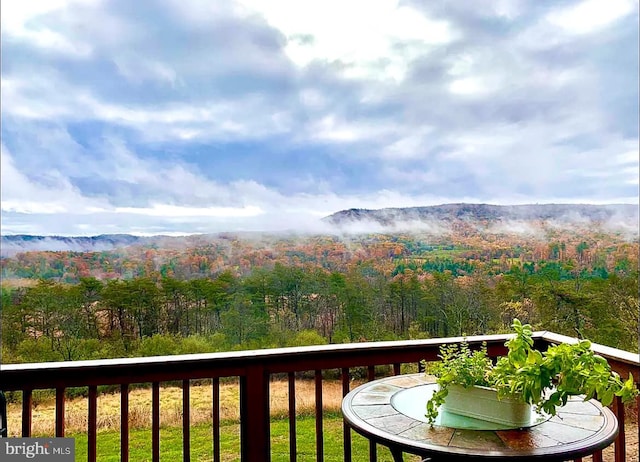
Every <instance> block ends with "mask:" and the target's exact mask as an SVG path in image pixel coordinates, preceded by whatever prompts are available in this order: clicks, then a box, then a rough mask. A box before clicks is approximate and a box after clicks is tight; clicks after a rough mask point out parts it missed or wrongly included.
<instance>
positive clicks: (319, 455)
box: [315, 370, 324, 462]
mask: <svg viewBox="0 0 640 462" xmlns="http://www.w3.org/2000/svg"><path fill="white" fill-rule="evenodd" d="M315 384H316V461H317V462H322V461H323V460H324V434H323V431H322V371H321V370H316V373H315Z"/></svg>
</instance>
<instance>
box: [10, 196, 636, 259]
mask: <svg viewBox="0 0 640 462" xmlns="http://www.w3.org/2000/svg"><path fill="white" fill-rule="evenodd" d="M323 222H324V223H325V225H328V226H325V227H323V229H322V230H321V231H319V232H318V234H332V233H335V234H341V235H345V234H352V235H358V234H372V233H373V234H375V233H386V234H392V233H394V232H400V231H416V232H421V233H427V234H433V235H443V234H448V233H450V232H452V228H456V225H458V228H459V226H460V225H462V226H466V225H471V226H474V227H475V228H477V229H478V230H482V229H485V230H487V231H489V232H492V233H507V234H511V233H516V234H536V233H538V232H539V231H544V229H545V228H546V229H548V228H555V229H557V228H569V227H571V226H583V227H584V226H587V227H590V228H593V229H598V228H602V230H603V231H606V232H610V231H614V232H623V233H624V234H625V236H628V237H629V238H636V237H637V236H638V206H636V205H629V204H614V205H574V204H542V205H538V204H533V205H489V204H444V205H434V206H428V207H410V208H388V209H379V210H367V209H349V210H343V211H340V212H337V213H334V214H333V215H330V216H328V217H325V218H323ZM267 237H269V236H267V235H263V234H261V233H220V234H215V235H214V234H211V235H209V234H199V235H190V236H182V237H169V236H161V235H158V236H148V237H140V236H132V235H129V234H104V235H100V236H91V237H70V236H31V235H22V234H19V235H8V236H1V237H0V255H2V256H4V257H6V256H13V255H15V254H17V253H20V252H29V251H71V252H103V251H111V250H116V249H121V248H126V247H130V246H146V247H154V248H158V249H184V248H193V247H198V246H202V245H208V244H211V243H218V244H220V243H224V242H226V241H228V240H230V239H231V240H233V239H241V240H248V241H250V240H255V239H258V240H264V239H266V238H267ZM279 237H283V236H279ZM269 238H270V239H273V240H274V242H275V240H277V239H278V236H276V235H271V236H270V237H269Z"/></svg>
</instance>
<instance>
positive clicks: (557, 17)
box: [546, 0, 637, 34]
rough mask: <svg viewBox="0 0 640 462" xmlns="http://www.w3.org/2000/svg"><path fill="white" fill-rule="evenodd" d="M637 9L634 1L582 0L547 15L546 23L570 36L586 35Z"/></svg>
mask: <svg viewBox="0 0 640 462" xmlns="http://www.w3.org/2000/svg"><path fill="white" fill-rule="evenodd" d="M635 9H637V2H636V1H634V0H584V1H582V2H579V3H577V4H575V5H571V6H568V7H565V8H562V9H560V10H557V11H553V12H551V13H549V15H548V16H547V17H546V19H547V21H548V22H549V23H551V24H553V25H555V26H558V27H560V28H561V29H562V30H564V31H565V32H568V33H570V34H588V33H592V32H596V31H597V30H599V29H601V28H604V27H607V26H609V25H611V24H613V23H614V22H615V21H617V20H618V19H620V18H622V17H624V16H626V15H628V14H630V13H631V12H632V11H634V10H635Z"/></svg>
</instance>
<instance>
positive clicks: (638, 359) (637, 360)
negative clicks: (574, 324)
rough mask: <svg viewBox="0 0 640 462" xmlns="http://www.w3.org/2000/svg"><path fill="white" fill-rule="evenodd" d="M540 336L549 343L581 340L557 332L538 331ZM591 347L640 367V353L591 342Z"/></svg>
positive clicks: (597, 351)
mask: <svg viewBox="0 0 640 462" xmlns="http://www.w3.org/2000/svg"><path fill="white" fill-rule="evenodd" d="M536 334H537V336H538V338H540V339H542V340H545V341H547V342H549V343H555V344H559V343H576V342H579V341H580V340H579V339H577V338H575V337H569V336H567V335H561V334H556V333H554V332H548V331H545V332H536ZM591 349H592V350H593V351H595V352H596V353H598V354H599V355H601V356H603V357H605V358H607V359H613V360H616V361H619V362H622V363H626V364H629V365H632V366H637V367H640V354H638V353H632V352H630V351H624V350H619V349H617V348H611V347H608V346H606V345H600V344H599V343H593V342H591Z"/></svg>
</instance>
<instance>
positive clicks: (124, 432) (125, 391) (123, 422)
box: [120, 383, 129, 462]
mask: <svg viewBox="0 0 640 462" xmlns="http://www.w3.org/2000/svg"><path fill="white" fill-rule="evenodd" d="M120 462H129V384H127V383H123V384H122V385H120Z"/></svg>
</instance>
